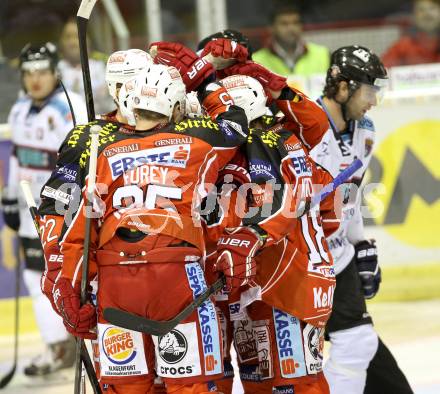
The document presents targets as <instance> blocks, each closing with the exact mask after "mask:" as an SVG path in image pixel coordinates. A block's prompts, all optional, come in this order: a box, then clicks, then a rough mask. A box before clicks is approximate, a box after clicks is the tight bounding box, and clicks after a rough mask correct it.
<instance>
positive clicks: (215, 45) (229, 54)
mask: <svg viewBox="0 0 440 394" xmlns="http://www.w3.org/2000/svg"><path fill="white" fill-rule="evenodd" d="M208 54H211V55H212V56H214V57H217V58H223V59H234V60H237V61H238V62H239V63H243V62H245V61H246V60H247V58H248V55H249V53H248V50H247V48H245V47H244V46H243V45H240V44H238V43H237V42H236V41H233V40H230V39H227V38H214V39H213V40H211V41H209V42H208V43H207V44H206V46H205V48H204V49H203V52H202V54H201V57H205V56H206V55H208Z"/></svg>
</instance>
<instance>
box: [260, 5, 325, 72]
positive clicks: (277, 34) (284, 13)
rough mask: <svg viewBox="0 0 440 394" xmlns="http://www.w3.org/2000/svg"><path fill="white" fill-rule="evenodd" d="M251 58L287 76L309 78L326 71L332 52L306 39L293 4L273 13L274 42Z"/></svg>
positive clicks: (299, 17)
mask: <svg viewBox="0 0 440 394" xmlns="http://www.w3.org/2000/svg"><path fill="white" fill-rule="evenodd" d="M252 59H253V60H254V61H255V62H257V63H260V64H262V65H263V66H265V67H267V68H268V69H270V70H271V71H273V72H275V73H278V74H281V75H284V76H286V77H289V76H291V75H294V76H303V77H308V76H310V75H312V74H319V73H322V74H324V73H325V72H326V71H327V69H328V67H329V63H330V53H329V50H328V49H327V48H325V47H323V46H321V45H317V44H314V43H311V42H305V41H304V39H303V37H302V22H301V15H300V13H299V10H298V9H297V8H295V7H293V6H282V7H278V8H277V9H276V10H275V12H274V14H273V16H272V38H271V42H270V43H269V45H268V46H267V47H265V48H262V49H260V50H259V51H257V52H255V53H254V54H253V55H252Z"/></svg>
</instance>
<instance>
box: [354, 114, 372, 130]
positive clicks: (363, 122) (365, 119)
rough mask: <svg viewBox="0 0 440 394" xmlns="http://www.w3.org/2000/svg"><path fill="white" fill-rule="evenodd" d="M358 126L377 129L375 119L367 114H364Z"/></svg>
mask: <svg viewBox="0 0 440 394" xmlns="http://www.w3.org/2000/svg"><path fill="white" fill-rule="evenodd" d="M358 127H359V128H360V129H365V130H370V131H375V129H374V123H373V121H372V120H371V119H370V118H369V117H367V116H364V117H363V118H362V119H361V120H359V122H358Z"/></svg>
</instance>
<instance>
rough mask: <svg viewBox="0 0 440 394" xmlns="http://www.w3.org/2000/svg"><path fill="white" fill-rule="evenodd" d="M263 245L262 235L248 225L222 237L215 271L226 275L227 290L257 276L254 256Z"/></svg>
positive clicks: (246, 282) (218, 245)
mask: <svg viewBox="0 0 440 394" xmlns="http://www.w3.org/2000/svg"><path fill="white" fill-rule="evenodd" d="M261 246H263V240H262V239H261V237H259V235H258V234H257V233H256V232H255V231H254V230H252V229H250V228H248V227H239V228H237V229H235V230H233V231H230V232H229V233H228V234H224V235H223V236H222V237H221V238H220V240H219V241H218V243H217V256H218V257H217V261H216V262H215V264H214V271H217V272H223V274H224V275H225V277H226V285H225V288H224V290H225V291H226V292H230V291H231V290H232V289H235V288H238V287H240V286H244V285H246V284H248V283H250V282H251V281H252V280H253V279H254V278H255V275H256V273H257V264H256V262H255V259H254V257H255V254H256V253H257V251H258V249H259V248H260V247H261Z"/></svg>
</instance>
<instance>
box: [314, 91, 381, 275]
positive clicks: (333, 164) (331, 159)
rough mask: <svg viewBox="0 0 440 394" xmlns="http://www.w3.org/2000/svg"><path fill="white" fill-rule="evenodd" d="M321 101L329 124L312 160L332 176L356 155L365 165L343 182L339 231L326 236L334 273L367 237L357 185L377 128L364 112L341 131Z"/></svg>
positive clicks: (345, 264) (366, 163)
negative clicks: (342, 204) (343, 131)
mask: <svg viewBox="0 0 440 394" xmlns="http://www.w3.org/2000/svg"><path fill="white" fill-rule="evenodd" d="M318 104H319V105H320V106H321V107H322V108H323V109H324V110H325V111H326V113H327V117H328V119H329V123H330V128H329V129H328V131H327V132H326V133H325V135H324V137H323V138H322V140H321V142H320V143H319V145H317V146H316V147H315V148H314V149H313V150H312V151H311V152H310V154H311V156H312V158H313V160H315V162H316V163H318V164H320V165H322V166H323V167H324V168H325V169H326V170H327V171H329V172H330V173H331V175H332V176H333V177H335V176H337V175H338V174H339V173H340V172H341V171H342V170H344V169H345V168H347V167H348V166H349V165H350V164H351V163H352V162H353V161H354V160H355V159H361V160H362V163H363V165H362V168H360V169H359V170H358V171H356V172H355V174H354V175H353V176H352V178H350V179H349V180H348V181H347V182H346V183H345V184H344V187H345V190H344V206H343V208H342V218H341V225H340V227H339V229H338V231H336V232H335V233H333V234H332V235H331V236H330V237H329V238H328V239H327V242H328V245H329V248H330V251H331V253H332V256H333V260H334V264H335V273H336V274H339V273H340V272H342V271H343V270H344V269H345V267H346V266H347V265H348V264H349V263H350V261H351V259H352V258H353V256H354V246H353V245H354V244H356V243H357V242H359V241H362V240H363V239H365V237H364V224H363V218H362V213H361V202H362V193H361V190H359V189H358V188H359V186H360V184H361V182H362V179H363V177H364V174H365V171H366V170H367V168H368V165H369V163H370V160H371V156H372V152H373V144H374V138H375V132H374V124H373V122H372V120H371V119H370V118H368V117H366V116H364V117H363V118H362V119H361V120H359V121H351V122H350V123H349V129H348V132H347V133H346V134H345V135H344V134H340V133H339V131H338V130H337V128H336V126H335V124H334V122H333V120H332V118H331V116H330V114H329V113H328V111H327V109H326V107H325V105H324V103H323V102H322V99H318ZM356 190H357V193H356Z"/></svg>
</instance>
